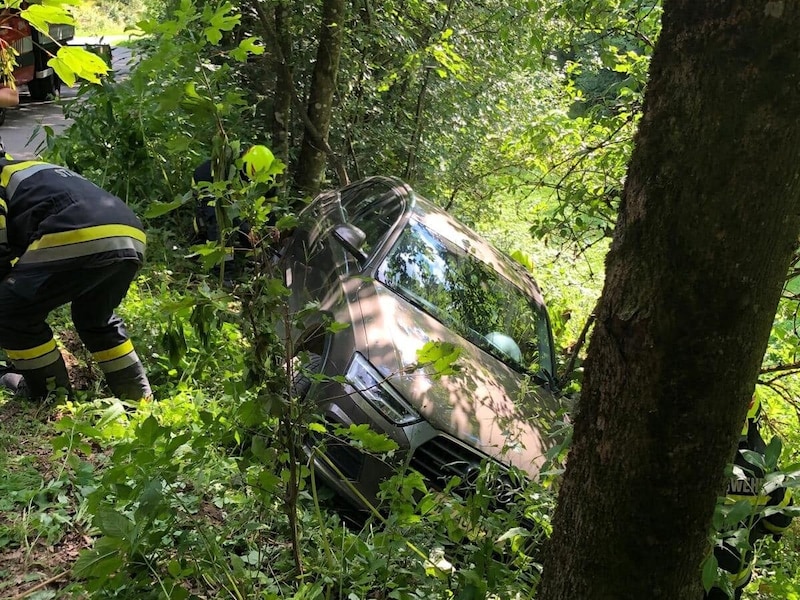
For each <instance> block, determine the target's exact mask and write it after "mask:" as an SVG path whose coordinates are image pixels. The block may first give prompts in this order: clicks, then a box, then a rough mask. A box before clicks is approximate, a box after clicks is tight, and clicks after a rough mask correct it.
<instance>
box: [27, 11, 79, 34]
mask: <svg viewBox="0 0 800 600" xmlns="http://www.w3.org/2000/svg"><path fill="white" fill-rule="evenodd" d="M20 16H21V17H22V18H23V19H25V20H26V21H28V22H29V23H30V24H31V25H33V26H34V27H35V28H36V29H38V30H39V31H41V32H42V33H49V31H50V25H49V24H50V23H54V24H55V23H64V24H66V25H74V24H75V19H74V18H73V17H72V15H71V14H69V13H68V12H67V11H66V9H64V8H62V7H60V6H53V5H47V6H45V5H44V4H31V5H29V6H28V8H26V9H25V10H23V11H21V12H20Z"/></svg>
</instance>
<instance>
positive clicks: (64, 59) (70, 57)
mask: <svg viewBox="0 0 800 600" xmlns="http://www.w3.org/2000/svg"><path fill="white" fill-rule="evenodd" d="M47 64H48V65H49V66H50V67H52V68H53V70H54V71H55V72H56V73H57V74H58V76H59V77H60V78H61V80H62V81H63V82H64V83H65V84H67V85H68V86H73V85H75V80H76V78H77V77H80V78H82V79H85V80H86V81H89V82H91V83H100V77H101V76H103V75H106V74H107V73H108V71H109V69H110V67H109V66H108V65H107V64H106V62H105V61H104V60H103V59H102V58H101V57H99V56H97V55H96V54H94V53H92V52H89V51H88V50H85V49H84V48H81V47H79V46H62V47H61V48H59V50H58V53H57V54H56V56H55V57H53V58H51V59H50V60H49V61H47Z"/></svg>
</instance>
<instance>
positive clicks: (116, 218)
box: [0, 155, 145, 279]
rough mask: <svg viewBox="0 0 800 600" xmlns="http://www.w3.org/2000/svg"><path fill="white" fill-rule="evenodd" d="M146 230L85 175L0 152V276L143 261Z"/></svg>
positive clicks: (116, 200) (110, 195)
mask: <svg viewBox="0 0 800 600" xmlns="http://www.w3.org/2000/svg"><path fill="white" fill-rule="evenodd" d="M144 250H145V234H144V231H143V229H142V224H141V222H140V221H139V219H138V218H137V217H136V215H135V214H134V213H133V212H132V211H131V210H130V208H128V206H127V205H126V204H125V203H124V202H123V201H122V200H120V199H119V198H117V197H116V196H114V195H113V194H111V193H109V192H106V191H105V190H103V189H101V188H100V187H98V186H96V185H95V184H93V183H91V182H90V181H88V180H87V179H85V178H84V177H82V176H80V175H78V174H77V173H74V172H73V171H70V170H69V169H66V168H64V167H61V166H58V165H53V164H49V163H45V162H39V161H21V160H11V159H10V158H8V155H6V157H5V158H0V279H1V278H3V277H5V276H6V275H7V274H8V272H9V271H10V270H11V266H12V264H13V265H14V268H15V269H17V270H24V269H28V268H37V267H38V268H41V267H43V266H44V267H46V268H47V269H48V270H53V271H56V270H64V269H69V268H74V267H75V266H76V264H80V265H81V266H83V267H86V266H97V267H99V266H104V265H108V264H111V263H114V262H117V261H121V260H134V261H138V262H139V263H141V262H142V260H143V257H144Z"/></svg>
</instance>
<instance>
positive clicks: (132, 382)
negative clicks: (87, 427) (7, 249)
mask: <svg viewBox="0 0 800 600" xmlns="http://www.w3.org/2000/svg"><path fill="white" fill-rule="evenodd" d="M138 268H139V265H138V264H137V263H136V261H119V262H115V263H112V264H109V265H105V266H100V267H89V268H75V269H70V270H66V271H51V270H48V268H47V267H46V266H42V267H38V268H36V269H27V270H24V271H20V270H18V269H12V270H11V273H10V274H9V275H8V277H6V278H5V279H4V280H3V281H2V282H0V347H2V348H3V349H4V350H5V352H6V355H7V356H8V358H9V359H10V360H11V361H12V363H13V364H14V367H15V370H17V371H18V372H19V373H21V374H22V376H23V377H24V379H25V383H26V384H27V387H28V390H29V394H30V396H31V397H32V398H43V397H44V396H46V395H47V393H48V392H49V391H50V390H53V389H56V388H64V389H67V390H69V387H70V384H69V377H68V375H67V368H66V365H65V364H64V359H63V357H62V356H61V352H60V351H59V350H58V348H57V347H56V343H55V340H54V339H53V331H52V330H51V329H50V327H49V326H48V325H47V322H46V319H47V316H48V314H49V313H50V312H51V311H52V310H54V309H55V308H57V307H59V306H62V305H64V304H68V303H70V304H71V311H72V322H73V324H74V325H75V329H76V330H77V332H78V335H79V336H80V338H81V341H82V342H83V343H84V345H85V346H86V348H87V350H89V352H91V353H92V356H93V357H94V359H95V360H96V361H97V362H98V364H99V366H100V369H101V370H102V371H103V374H104V375H105V378H106V383H107V384H108V387H109V388H110V390H111V392H112V393H113V394H114V395H115V396H117V397H118V398H124V399H130V400H138V399H140V398H148V397H150V396H151V390H150V383H149V381H148V380H147V375H146V374H145V371H144V367H143V366H142V363H141V361H140V360H139V357H138V356H137V354H136V351H135V350H134V349H133V344H131V341H130V339H128V334H127V332H126V331H125V324H124V323H123V321H122V319H121V318H120V317H118V316H117V315H116V314H115V313H114V310H115V309H116V308H117V306H119V304H120V302H122V299H123V298H124V297H125V294H126V293H127V292H128V287H129V286H130V284H131V281H133V278H134V277H135V276H136V272H137V270H138Z"/></svg>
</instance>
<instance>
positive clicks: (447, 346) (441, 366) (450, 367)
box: [417, 342, 461, 376]
mask: <svg viewBox="0 0 800 600" xmlns="http://www.w3.org/2000/svg"><path fill="white" fill-rule="evenodd" d="M460 356H461V348H460V347H458V346H456V345H455V344H451V343H450V342H427V343H426V344H425V345H424V346H423V347H422V348H420V349H419V350H417V361H418V362H419V364H420V366H427V365H432V366H433V370H434V374H435V375H436V376H442V375H452V374H453V373H456V368H455V362H456V361H457V360H458V358H459V357H460Z"/></svg>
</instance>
